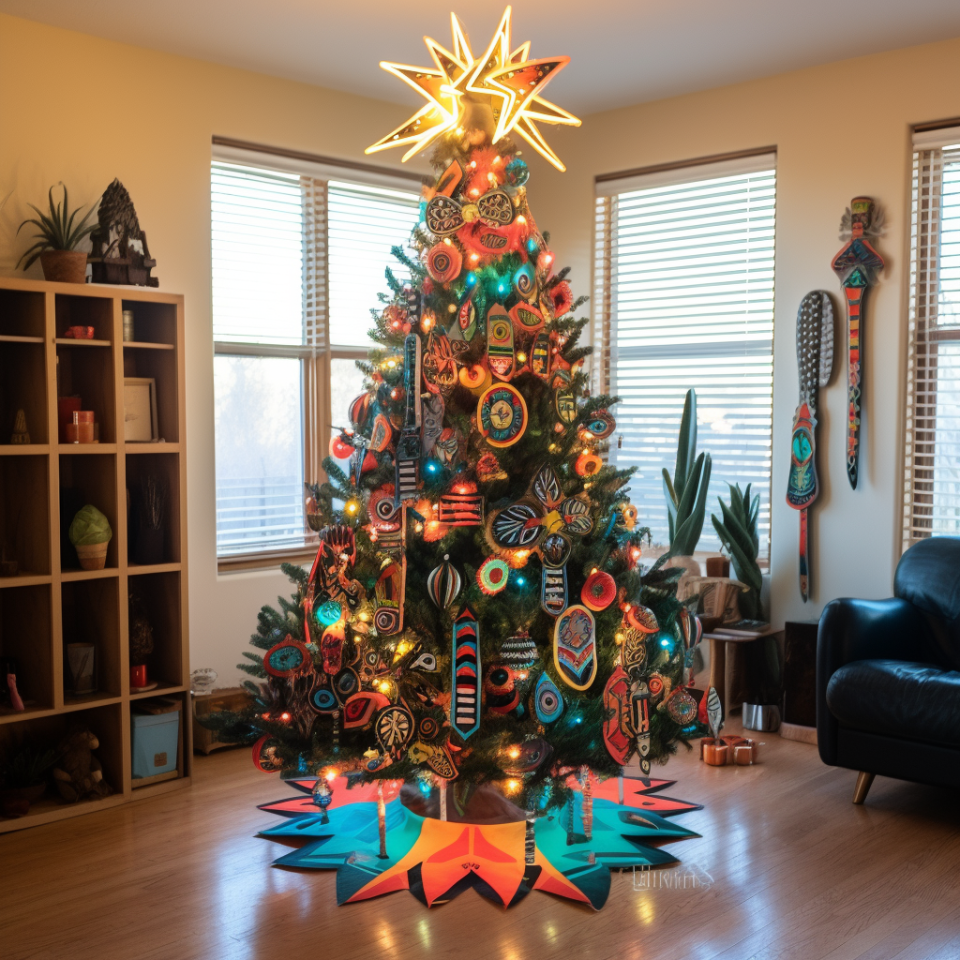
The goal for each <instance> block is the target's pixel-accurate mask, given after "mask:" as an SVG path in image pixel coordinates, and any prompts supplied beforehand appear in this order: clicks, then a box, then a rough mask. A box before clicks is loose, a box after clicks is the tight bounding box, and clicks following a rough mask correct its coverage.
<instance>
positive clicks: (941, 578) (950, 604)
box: [893, 537, 960, 670]
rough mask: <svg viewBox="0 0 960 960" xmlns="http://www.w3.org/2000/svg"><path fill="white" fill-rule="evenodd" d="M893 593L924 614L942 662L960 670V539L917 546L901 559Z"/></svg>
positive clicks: (933, 540) (923, 542)
mask: <svg viewBox="0 0 960 960" xmlns="http://www.w3.org/2000/svg"><path fill="white" fill-rule="evenodd" d="M893 592H894V593H895V594H896V596H897V597H900V598H901V599H903V600H906V601H908V602H909V603H911V604H913V605H914V606H915V607H917V608H918V609H919V610H921V611H922V612H923V615H924V617H925V618H926V620H927V623H928V626H929V628H930V633H931V635H932V637H933V639H934V641H935V642H936V645H937V646H938V647H939V653H940V658H941V659H943V660H945V661H946V663H947V664H948V665H949V667H950V668H951V669H953V670H960V537H930V538H929V539H928V540H921V541H920V542H919V543H916V544H914V545H913V546H912V547H911V548H910V549H909V550H908V551H907V552H906V553H905V554H904V555H903V556H902V557H901V558H900V563H899V564H898V565H897V573H896V576H895V578H894V585H893Z"/></svg>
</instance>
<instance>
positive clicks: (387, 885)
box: [259, 777, 702, 910]
mask: <svg viewBox="0 0 960 960" xmlns="http://www.w3.org/2000/svg"><path fill="white" fill-rule="evenodd" d="M288 782H289V783H291V784H292V785H293V786H294V787H296V788H297V789H298V790H300V791H302V795H300V796H295V797H290V798H289V799H286V800H277V801H275V802H273V803H265V804H263V805H262V806H261V807H260V808H259V809H261V810H265V811H268V812H269V813H274V814H277V815H278V816H281V817H283V818H284V822H283V823H281V824H279V825H278V826H275V827H271V828H269V829H267V830H263V831H261V833H260V834H259V835H260V836H261V837H266V838H268V839H272V840H278V841H282V842H286V843H289V842H291V841H294V842H300V843H302V844H304V845H303V846H301V847H300V848H299V849H297V850H295V851H293V852H292V853H288V854H286V855H285V856H283V857H280V858H279V859H278V860H275V861H274V865H275V866H282V867H300V868H307V869H313V870H336V871H337V902H338V903H341V904H342V903H353V902H356V901H358V900H368V899H370V898H371V897H379V896H382V895H383V894H387V893H393V892H395V891H397V890H409V891H410V892H411V893H412V894H413V895H414V896H415V897H416V898H417V899H418V900H420V901H421V902H423V903H424V904H426V905H427V906H428V907H432V906H434V905H435V904H441V903H446V902H447V901H448V900H452V899H453V898H454V897H455V896H457V894H459V893H461V892H462V891H463V890H466V889H467V888H468V887H473V888H474V889H475V890H476V891H477V892H478V893H480V894H481V895H482V896H485V897H487V898H488V899H490V900H493V901H495V902H497V903H501V904H503V906H504V907H510V906H513V904H515V903H517V902H518V901H520V900H522V899H523V898H524V897H525V896H526V895H527V894H528V893H529V892H530V891H531V890H542V891H544V892H545V893H553V894H556V895H558V896H561V897H567V898H569V899H570V900H575V901H578V902H580V903H585V904H588V905H589V906H591V907H593V909H594V910H599V909H600V908H601V907H602V906H603V905H604V903H606V900H607V896H608V895H609V892H610V870H611V869H624V868H629V867H662V866H667V865H670V864H674V863H677V862H678V860H677V858H676V857H673V856H671V855H670V854H669V853H666V852H664V851H663V850H661V849H659V847H658V846H654V845H653V844H660V843H663V842H669V841H673V840H684V839H686V838H688V837H696V836H699V834H696V833H694V832H692V831H691V830H687V829H685V828H684V827H680V826H677V825H676V824H673V823H671V822H670V821H669V820H667V819H666V818H667V817H671V816H674V815H676V814H679V813H685V812H687V811H690V810H700V809H702V807H700V806H699V805H698V804H694V803H686V802H685V801H682V800H675V799H672V798H670V797H665V796H661V795H660V793H659V791H660V790H662V789H663V788H664V787H667V786H670V785H671V784H673V783H674V782H675V781H673V780H654V779H651V778H649V777H622V778H620V779H616V778H615V779H611V780H606V781H603V782H602V783H601V782H597V781H596V780H593V781H592V782H591V792H592V806H593V810H592V832H591V837H590V839H589V840H588V839H587V838H586V836H585V834H584V825H583V799H584V798H583V794H582V793H580V792H577V793H574V796H573V801H572V803H568V804H567V806H566V807H564V808H563V809H562V810H560V811H554V812H553V813H551V814H550V815H547V816H541V817H539V818H538V819H537V821H536V824H535V826H534V837H535V848H534V851H533V857H532V859H533V862H532V863H527V862H526V859H527V858H526V855H525V829H526V823H525V822H524V821H523V820H520V821H517V822H511V823H493V824H486V823H485V824H476V823H459V822H454V821H451V820H437V819H435V818H432V817H422V816H419V815H418V814H416V813H413V812H412V811H411V810H410V809H408V808H407V807H406V806H404V804H403V803H402V802H401V799H400V789H401V786H402V784H401V783H400V782H399V781H390V782H387V783H384V790H383V799H384V803H385V826H386V851H387V856H386V858H384V859H381V858H380V829H379V823H378V820H377V786H376V785H375V784H364V785H361V786H357V787H354V788H352V789H348V785H347V780H346V778H343V777H340V778H338V779H337V780H335V781H333V783H332V787H333V797H332V798H331V801H332V802H331V804H330V806H329V808H328V810H327V820H328V822H327V823H323V822H322V821H323V819H324V816H323V814H322V813H321V812H320V811H319V810H318V808H317V807H316V805H315V804H314V802H313V797H312V796H311V792H312V790H313V786H314V783H315V782H316V781H315V780H312V779H311V780H291V781H288ZM568 785H569V786H572V787H573V788H574V789H575V790H577V789H578V784H577V783H576V781H568Z"/></svg>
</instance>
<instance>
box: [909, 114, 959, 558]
mask: <svg viewBox="0 0 960 960" xmlns="http://www.w3.org/2000/svg"><path fill="white" fill-rule="evenodd" d="M911 219H912V229H911V258H910V261H911V262H910V312H909V321H908V322H909V355H908V367H907V408H906V420H907V423H906V431H905V445H904V454H905V457H904V459H905V470H904V510H903V528H904V529H903V540H904V548H905V549H906V548H907V547H909V546H910V545H911V544H913V543H915V542H916V541H917V540H921V539H923V538H925V537H931V536H941V535H950V536H960V127H954V128H951V129H945V130H933V131H927V132H923V133H916V134H915V135H914V154H913V211H912V218H911Z"/></svg>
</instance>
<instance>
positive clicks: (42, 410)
mask: <svg viewBox="0 0 960 960" xmlns="http://www.w3.org/2000/svg"><path fill="white" fill-rule="evenodd" d="M46 356H47V354H46V345H45V344H44V342H43V340H42V339H41V338H37V339H36V340H35V341H29V340H3V339H0V445H12V435H13V429H14V426H15V424H16V418H17V411H18V410H23V412H24V416H25V418H26V421H27V432H28V433H29V435H30V443H31V444H45V443H47V440H48V437H47V419H48V418H47V389H46V382H47V377H46Z"/></svg>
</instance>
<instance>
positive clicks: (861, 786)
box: [853, 772, 875, 803]
mask: <svg viewBox="0 0 960 960" xmlns="http://www.w3.org/2000/svg"><path fill="white" fill-rule="evenodd" d="M874 776H875V774H873V773H866V772H861V773H860V774H859V775H858V777H857V786H856V787H855V788H854V791H853V802H854V803H863V801H864V800H866V799H867V794H868V793H869V792H870V787H871V786H873V778H874Z"/></svg>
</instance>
